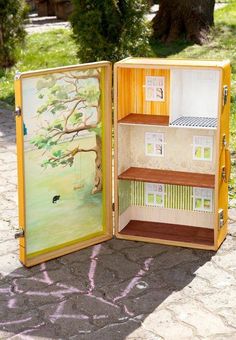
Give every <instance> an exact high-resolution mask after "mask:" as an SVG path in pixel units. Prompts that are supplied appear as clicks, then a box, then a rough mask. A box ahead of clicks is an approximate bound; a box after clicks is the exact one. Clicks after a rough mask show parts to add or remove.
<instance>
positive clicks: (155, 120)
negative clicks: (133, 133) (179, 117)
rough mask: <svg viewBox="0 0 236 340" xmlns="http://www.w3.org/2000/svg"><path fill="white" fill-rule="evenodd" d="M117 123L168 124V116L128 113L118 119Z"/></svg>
mask: <svg viewBox="0 0 236 340" xmlns="http://www.w3.org/2000/svg"><path fill="white" fill-rule="evenodd" d="M118 123H121V124H145V125H161V126H168V125H169V116H158V115H148V114H137V113H130V114H129V115H128V116H126V117H124V118H122V119H120V120H118Z"/></svg>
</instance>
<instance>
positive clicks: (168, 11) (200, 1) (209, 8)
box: [152, 0, 215, 44]
mask: <svg viewBox="0 0 236 340" xmlns="http://www.w3.org/2000/svg"><path fill="white" fill-rule="evenodd" d="M159 6H160V7H159V11H158V12H157V14H156V16H155V17H154V18H153V21H152V23H153V31H154V32H153V36H154V38H156V39H159V40H161V41H163V42H172V41H175V40H178V39H180V38H183V37H184V38H185V39H186V40H188V41H191V42H194V43H197V44H203V43H204V42H205V41H206V40H207V34H208V33H209V28H210V27H211V26H213V25H214V6H215V0H160V1H159Z"/></svg>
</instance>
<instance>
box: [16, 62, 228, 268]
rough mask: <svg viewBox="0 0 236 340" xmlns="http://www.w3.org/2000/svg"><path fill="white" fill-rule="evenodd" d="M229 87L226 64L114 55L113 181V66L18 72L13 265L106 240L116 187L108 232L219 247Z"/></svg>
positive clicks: (225, 206)
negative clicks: (16, 254)
mask: <svg viewBox="0 0 236 340" xmlns="http://www.w3.org/2000/svg"><path fill="white" fill-rule="evenodd" d="M229 89H230V65H229V62H228V61H199V60H171V59H150V58H127V59H125V60H122V61H120V62H118V63H116V64H115V66H114V111H115V112H114V160H115V162H114V185H113V187H112V164H111V152H112V150H111V131H112V130H111V128H112V126H111V106H112V103H111V65H110V63H109V62H98V63H91V64H84V65H77V66H71V67H66V68H58V69H51V70H43V71H36V72H29V73H23V74H20V75H18V76H16V106H17V111H16V112H18V114H17V117H16V121H17V148H18V176H19V216H20V228H21V231H20V233H19V234H18V236H19V240H20V259H21V261H22V262H23V263H24V264H25V265H27V266H31V265H34V264H36V263H40V262H42V261H45V260H47V259H50V258H54V257H57V256H60V255H63V254H66V253H69V252H71V251H75V250H78V249H81V248H83V247H86V246H89V245H92V244H95V243H99V242H102V241H105V240H107V239H110V238H111V237H112V234H113V225H112V192H113V189H114V205H113V206H114V211H115V225H114V233H115V236H116V237H117V238H120V239H127V240H136V241H138V240H139V241H147V242H154V243H160V244H169V245H178V246H184V247H192V248H200V249H212V250H216V249H217V248H218V247H219V246H220V244H221V243H222V242H223V240H224V238H225V236H226V233H227V219H228V181H229V175H230V153H229V149H228V145H229V105H230V104H229V102H230V99H229ZM73 104H75V105H74V106H73ZM98 150H100V151H101V152H100V151H99V152H98ZM42 151H43V152H42ZM45 154H48V157H46V158H45V157H44V156H45ZM39 160H40V162H39ZM91 164H93V166H92V167H91ZM40 167H41V168H42V169H44V171H46V172H40ZM49 168H50V170H49ZM73 171H74V172H73ZM45 173H46V175H45ZM75 173H76V175H75ZM43 176H46V177H47V178H44V180H43V179H42V178H43ZM72 177H73V178H74V179H73V180H72V179H71V178H72ZM94 178H95V179H94ZM72 182H73V183H72ZM63 183H64V184H63ZM72 187H73V190H72V189H71V188H72ZM37 191H38V192H39V195H38V196H37V193H36V192H37ZM33 192H34V193H33ZM48 192H50V194H48ZM35 195H36V197H35ZM40 197H41V201H42V202H43V203H42V202H41V201H40ZM45 216H47V218H46V217H45ZM31 221H33V223H31ZM42 230H44V231H43V232H42ZM55 235H56V236H55ZM58 235H59V236H58ZM58 237H59V238H58ZM54 238H55V240H54ZM56 239H57V240H56ZM36 240H37V241H36ZM39 240H40V241H39ZM33 244H34V246H33ZM43 244H44V245H43Z"/></svg>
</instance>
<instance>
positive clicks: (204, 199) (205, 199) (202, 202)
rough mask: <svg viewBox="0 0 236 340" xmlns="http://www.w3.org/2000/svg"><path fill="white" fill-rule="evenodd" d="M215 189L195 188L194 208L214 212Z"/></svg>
mask: <svg viewBox="0 0 236 340" xmlns="http://www.w3.org/2000/svg"><path fill="white" fill-rule="evenodd" d="M212 201H213V190H212V189H206V188H194V190H193V209H194V210H195V211H206V212H212V209H213V202H212Z"/></svg>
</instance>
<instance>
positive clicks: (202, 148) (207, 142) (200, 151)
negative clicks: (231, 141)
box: [193, 136, 213, 161]
mask: <svg viewBox="0 0 236 340" xmlns="http://www.w3.org/2000/svg"><path fill="white" fill-rule="evenodd" d="M212 149H213V137H211V136H193V159H194V160H199V161H201V160H202V161H212Z"/></svg>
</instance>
